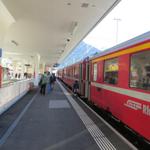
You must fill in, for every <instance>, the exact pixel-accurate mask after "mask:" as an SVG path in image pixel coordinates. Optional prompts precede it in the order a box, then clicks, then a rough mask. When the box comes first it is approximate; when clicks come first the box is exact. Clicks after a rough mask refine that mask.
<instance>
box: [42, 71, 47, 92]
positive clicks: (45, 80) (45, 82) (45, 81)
mask: <svg viewBox="0 0 150 150" xmlns="http://www.w3.org/2000/svg"><path fill="white" fill-rule="evenodd" d="M46 84H47V74H46V72H44V74H43V75H42V77H41V80H40V86H41V90H40V93H41V94H42V95H45V92H46Z"/></svg>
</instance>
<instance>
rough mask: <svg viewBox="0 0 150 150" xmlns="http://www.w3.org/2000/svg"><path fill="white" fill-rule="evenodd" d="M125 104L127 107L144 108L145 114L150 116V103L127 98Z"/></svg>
mask: <svg viewBox="0 0 150 150" xmlns="http://www.w3.org/2000/svg"><path fill="white" fill-rule="evenodd" d="M124 105H125V106H126V107H128V108H131V109H134V110H142V113H143V114H144V115H148V116H150V106H149V105H145V104H141V103H139V102H135V101H133V100H127V102H126V103H124Z"/></svg>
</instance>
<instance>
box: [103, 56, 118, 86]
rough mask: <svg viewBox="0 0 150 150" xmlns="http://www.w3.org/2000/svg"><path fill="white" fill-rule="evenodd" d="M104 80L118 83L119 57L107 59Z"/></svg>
mask: <svg viewBox="0 0 150 150" xmlns="http://www.w3.org/2000/svg"><path fill="white" fill-rule="evenodd" d="M104 82H106V83H109V84H117V82H118V58H114V59H111V60H106V61H105V64H104Z"/></svg>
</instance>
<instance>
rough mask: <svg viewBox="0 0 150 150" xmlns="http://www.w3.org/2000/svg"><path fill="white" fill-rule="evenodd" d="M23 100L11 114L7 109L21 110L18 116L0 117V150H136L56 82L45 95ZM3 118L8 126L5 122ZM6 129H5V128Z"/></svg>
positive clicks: (34, 95) (27, 96)
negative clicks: (12, 117) (1, 122)
mask: <svg viewBox="0 0 150 150" xmlns="http://www.w3.org/2000/svg"><path fill="white" fill-rule="evenodd" d="M23 99H24V100H23V102H18V103H20V104H19V105H18V104H15V105H17V106H13V111H12V110H8V111H12V114H15V111H16V110H15V107H17V110H18V109H19V107H21V109H22V111H21V112H20V113H19V114H18V115H12V116H14V118H15V119H10V118H11V113H10V116H9V117H8V116H7V115H8V114H7V112H6V114H4V115H3V116H2V117H0V121H2V120H3V126H2V125H0V129H1V132H0V149H1V150H99V149H101V150H117V149H118V150H120V149H121V150H131V149H136V148H134V147H132V146H131V145H129V144H127V143H126V142H125V141H124V140H122V139H121V138H120V136H118V135H117V134H116V133H115V132H113V130H111V129H110V128H109V127H108V126H106V125H105V124H104V123H103V122H102V121H101V120H100V119H99V118H98V117H97V116H96V115H95V114H94V113H93V112H92V111H91V110H90V109H89V108H88V107H86V106H85V105H84V104H83V103H82V102H80V101H78V100H77V99H76V98H73V97H72V95H71V94H70V93H69V92H67V90H66V89H65V88H64V87H63V86H62V84H61V83H60V82H59V81H57V82H56V84H55V87H54V90H52V91H51V92H50V93H47V94H46V95H45V96H43V95H41V94H40V93H39V90H37V91H36V92H35V91H34V92H32V93H28V94H27V95H26V96H25V97H23ZM22 103H24V104H25V107H24V108H22V106H23V104H22ZM16 113H17V112H16ZM6 116H7V117H6ZM7 119H8V120H11V121H10V122H11V123H10V122H9V123H6V122H7ZM4 124H5V125H4ZM6 124H7V125H6ZM6 126H9V127H8V128H7V129H6V128H5V127H6ZM4 128H5V129H4Z"/></svg>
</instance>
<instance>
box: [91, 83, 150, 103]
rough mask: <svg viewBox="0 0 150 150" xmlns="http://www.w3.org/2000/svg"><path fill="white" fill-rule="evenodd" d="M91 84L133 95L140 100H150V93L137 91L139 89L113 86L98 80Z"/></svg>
mask: <svg viewBox="0 0 150 150" xmlns="http://www.w3.org/2000/svg"><path fill="white" fill-rule="evenodd" d="M91 85H92V86H95V87H99V88H102V89H105V90H109V91H112V92H115V93H119V94H123V95H127V96H130V97H133V98H138V99H140V100H143V101H147V102H150V94H147V93H142V92H137V91H133V90H128V89H124V88H119V87H112V86H109V85H105V84H101V83H96V82H91Z"/></svg>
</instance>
